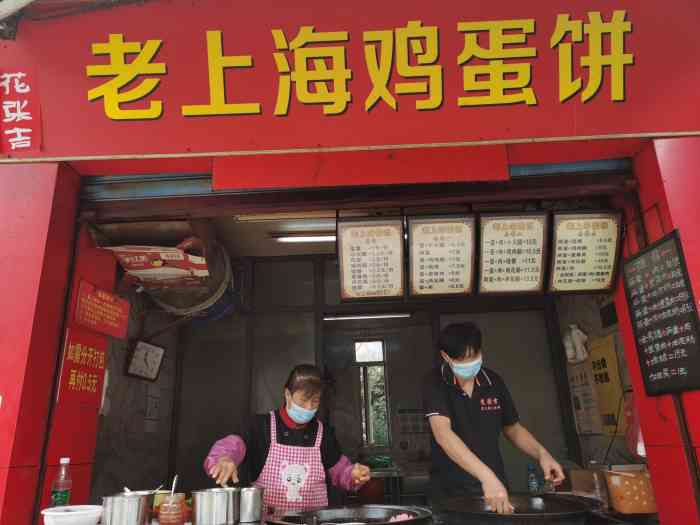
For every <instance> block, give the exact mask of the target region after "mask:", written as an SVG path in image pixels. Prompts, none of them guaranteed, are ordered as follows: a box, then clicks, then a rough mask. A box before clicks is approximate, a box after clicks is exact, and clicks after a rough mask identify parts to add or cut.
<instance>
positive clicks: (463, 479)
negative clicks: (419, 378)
mask: <svg viewBox="0 0 700 525" xmlns="http://www.w3.org/2000/svg"><path fill="white" fill-rule="evenodd" d="M423 409H424V410H425V415H426V417H428V418H430V417H431V416H436V415H440V416H445V417H449V418H450V420H451V423H452V430H453V431H454V432H455V433H456V434H457V435H458V436H459V437H460V438H461V439H462V441H464V444H465V445H467V447H469V449H470V450H471V451H472V452H473V453H474V454H476V456H477V457H478V458H479V459H480V460H481V461H483V462H484V463H485V464H486V465H487V466H488V467H489V468H490V469H491V470H493V472H494V473H495V474H496V475H497V476H498V478H499V479H500V480H501V482H503V484H504V485H506V486H508V483H507V479H506V474H505V467H504V465H503V458H502V457H501V451H500V448H499V437H500V435H501V433H502V431H503V427H506V426H510V425H514V424H515V423H517V422H518V421H519V418H518V412H517V410H516V409H515V404H514V403H513V399H512V398H511V395H510V392H509V391H508V388H507V387H506V385H505V383H504V382H503V379H501V377H500V376H499V375H498V374H496V373H495V372H494V371H492V370H489V369H488V368H482V369H481V371H480V372H479V374H478V375H477V376H476V379H475V382H474V391H473V392H472V395H471V397H469V396H468V395H467V394H466V393H465V392H464V391H462V389H461V388H460V386H459V385H458V384H457V383H456V382H455V379H454V375H453V374H452V370H451V369H450V367H449V366H447V365H443V366H442V367H440V368H436V369H434V370H432V371H431V372H430V374H428V375H427V376H426V378H425V380H424V383H423ZM431 459H432V467H431V478H432V480H431V481H432V483H431V486H432V489H433V497H435V498H443V497H450V496H453V495H454V496H456V495H459V494H463V493H465V492H468V493H474V494H481V493H482V491H481V483H480V482H479V481H478V480H477V479H476V478H474V477H473V476H471V475H470V474H468V473H467V472H465V471H464V470H462V468H461V467H459V466H458V465H457V464H456V463H454V462H453V461H452V460H451V459H450V458H449V457H448V456H447V454H445V452H444V451H443V450H442V448H441V447H440V445H438V443H437V442H436V441H435V437H434V436H431Z"/></svg>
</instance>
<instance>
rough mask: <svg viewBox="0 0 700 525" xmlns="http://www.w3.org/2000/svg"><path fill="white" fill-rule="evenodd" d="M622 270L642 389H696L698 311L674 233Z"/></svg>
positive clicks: (652, 392)
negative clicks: (641, 378)
mask: <svg viewBox="0 0 700 525" xmlns="http://www.w3.org/2000/svg"><path fill="white" fill-rule="evenodd" d="M623 275H624V282H625V292H626V294H627V302H628V303H629V307H630V314H631V317H632V328H633V329H634V335H635V339H636V343H637V353H638V355H639V364H640V366H641V369H642V376H643V378H644V386H645V389H646V392H647V394H648V395H650V396H652V395H659V394H665V393H671V392H682V391H686V390H696V389H699V388H700V339H699V337H700V336H699V334H698V314H697V310H696V307H695V300H694V298H693V292H692V288H691V285H690V280H689V278H688V270H687V268H686V264H685V258H684V256H683V249H682V247H681V243H680V239H679V237H678V233H677V232H673V233H672V234H670V235H669V236H666V237H664V238H663V239H661V240H660V241H658V242H657V243H655V244H653V245H651V246H649V247H648V248H646V249H644V250H643V251H641V252H640V253H639V254H637V255H635V256H634V257H632V258H630V259H629V260H627V261H626V262H625V264H624V269H623Z"/></svg>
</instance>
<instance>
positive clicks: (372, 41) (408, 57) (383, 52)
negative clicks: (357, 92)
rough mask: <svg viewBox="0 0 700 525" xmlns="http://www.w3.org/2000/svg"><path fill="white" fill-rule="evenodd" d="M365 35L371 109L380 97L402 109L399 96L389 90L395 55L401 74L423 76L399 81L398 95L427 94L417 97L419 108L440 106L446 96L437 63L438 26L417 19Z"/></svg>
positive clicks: (368, 105)
mask: <svg viewBox="0 0 700 525" xmlns="http://www.w3.org/2000/svg"><path fill="white" fill-rule="evenodd" d="M363 38H364V42H365V61H366V63H367V71H368V73H369V76H370V79H371V80H372V91H371V92H370V94H369V96H368V97H367V99H366V100H365V110H367V111H370V110H371V109H372V108H373V107H374V106H375V105H376V104H377V102H379V101H380V100H383V101H384V102H385V103H386V104H387V105H388V106H389V107H390V108H392V109H393V110H394V111H396V110H397V109H398V104H397V102H396V98H395V97H394V95H393V94H392V93H391V92H390V91H389V79H390V78H391V73H392V70H393V64H394V58H395V59H396V71H397V73H398V74H399V76H400V77H402V78H404V79H422V80H414V81H412V82H405V81H404V82H396V84H395V85H394V90H395V91H396V94H398V95H427V97H426V98H423V99H420V100H416V109H418V110H426V109H436V108H438V107H440V105H441V104H442V97H443V95H442V66H441V65H440V64H438V62H437V61H438V58H439V56H440V47H439V42H438V28H437V27H435V26H433V27H423V25H422V23H421V21H420V20H417V21H411V22H408V24H407V25H406V27H400V28H397V29H396V30H395V31H392V30H383V31H365V32H364V34H363ZM394 43H395V44H394ZM394 55H395V56H394ZM414 61H415V62H416V63H415V64H413V62H414Z"/></svg>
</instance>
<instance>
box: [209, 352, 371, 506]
mask: <svg viewBox="0 0 700 525" xmlns="http://www.w3.org/2000/svg"><path fill="white" fill-rule="evenodd" d="M322 391H323V380H322V378H321V372H320V370H319V369H318V368H317V367H315V366H313V365H299V366H297V367H295V368H294V369H293V370H292V371H291V373H290V374H289V378H288V379H287V382H286V384H285V386H284V399H285V402H284V404H283V406H281V407H280V408H278V409H277V410H274V411H272V412H270V413H269V414H263V415H258V416H255V418H254V419H253V421H252V423H251V427H250V430H249V434H248V435H247V436H246V437H247V439H246V440H243V438H241V437H240V436H237V435H230V436H226V437H225V438H223V439H220V440H219V441H217V442H216V443H215V444H214V446H213V447H212V448H211V450H210V451H209V455H208V456H207V458H206V459H205V461H204V469H205V470H206V472H207V474H208V475H209V476H210V477H212V478H213V479H215V480H216V482H217V483H219V484H221V485H224V484H226V483H227V482H228V481H229V480H231V481H233V482H234V483H236V482H238V479H239V475H238V474H239V470H240V471H241V473H242V474H244V475H245V474H247V476H245V477H249V478H250V480H251V481H254V484H255V485H256V486H259V487H262V488H263V489H265V492H264V505H265V513H266V514H280V513H285V512H293V511H304V510H309V509H315V508H320V507H325V506H327V505H328V491H327V488H326V480H327V479H328V480H330V482H331V484H332V485H333V486H335V487H337V488H340V489H344V490H356V489H357V488H359V487H360V486H361V485H363V484H364V483H366V482H367V481H368V480H369V478H370V470H369V468H368V467H366V466H364V465H360V464H352V463H351V462H350V460H349V459H348V458H347V457H346V456H344V455H343V454H342V453H341V450H340V446H339V445H338V440H337V439H336V437H335V434H334V432H333V429H332V428H330V427H326V426H324V425H323V423H321V421H319V420H318V419H317V418H316V411H317V410H318V407H319V404H320V402H321V394H322Z"/></svg>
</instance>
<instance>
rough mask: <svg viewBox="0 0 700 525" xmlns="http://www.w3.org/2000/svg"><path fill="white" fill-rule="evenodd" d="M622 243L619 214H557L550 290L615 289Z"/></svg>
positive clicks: (555, 217)
mask: <svg viewBox="0 0 700 525" xmlns="http://www.w3.org/2000/svg"><path fill="white" fill-rule="evenodd" d="M619 240H620V215H619V214H617V213H578V214H577V213H565V214H557V215H555V216H554V243H553V244H554V247H553V251H554V254H553V256H552V269H551V272H550V276H551V277H550V283H549V289H550V291H552V292H582V291H597V290H609V289H611V288H612V286H613V279H614V276H615V270H616V267H617V265H616V262H617V258H618V252H619Z"/></svg>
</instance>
